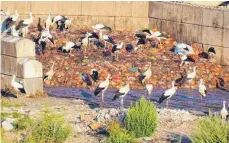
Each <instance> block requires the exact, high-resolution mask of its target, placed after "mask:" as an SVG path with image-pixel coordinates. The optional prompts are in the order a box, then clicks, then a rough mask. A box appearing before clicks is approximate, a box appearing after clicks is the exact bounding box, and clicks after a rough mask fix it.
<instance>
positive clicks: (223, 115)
mask: <svg viewBox="0 0 229 143" xmlns="http://www.w3.org/2000/svg"><path fill="white" fill-rule="evenodd" d="M220 114H221V118H222V119H223V120H226V119H227V117H228V111H227V109H226V101H223V108H222V110H221V112H220Z"/></svg>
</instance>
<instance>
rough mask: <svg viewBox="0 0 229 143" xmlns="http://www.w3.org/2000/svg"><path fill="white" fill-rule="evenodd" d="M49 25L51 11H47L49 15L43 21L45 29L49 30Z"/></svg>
mask: <svg viewBox="0 0 229 143" xmlns="http://www.w3.org/2000/svg"><path fill="white" fill-rule="evenodd" d="M51 24H52V17H51V11H49V15H48V17H47V19H46V21H45V28H47V29H49V27H50V26H51Z"/></svg>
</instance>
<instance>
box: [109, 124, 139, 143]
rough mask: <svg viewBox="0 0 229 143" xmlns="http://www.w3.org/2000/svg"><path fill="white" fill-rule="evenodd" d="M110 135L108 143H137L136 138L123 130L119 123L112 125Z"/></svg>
mask: <svg viewBox="0 0 229 143" xmlns="http://www.w3.org/2000/svg"><path fill="white" fill-rule="evenodd" d="M109 133H110V136H109V137H108V138H107V143H136V141H135V138H134V136H133V135H132V134H131V133H129V132H128V131H127V130H126V129H125V128H122V127H121V125H120V124H119V123H118V122H113V123H111V125H110V126H109Z"/></svg>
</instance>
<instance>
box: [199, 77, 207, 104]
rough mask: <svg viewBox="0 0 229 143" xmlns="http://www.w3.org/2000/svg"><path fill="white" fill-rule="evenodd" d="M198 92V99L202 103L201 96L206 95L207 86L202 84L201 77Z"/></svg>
mask: <svg viewBox="0 0 229 143" xmlns="http://www.w3.org/2000/svg"><path fill="white" fill-rule="evenodd" d="M199 93H200V94H201V95H200V101H201V103H202V96H203V97H206V96H207V88H206V86H205V85H204V84H203V79H200V83H199Z"/></svg>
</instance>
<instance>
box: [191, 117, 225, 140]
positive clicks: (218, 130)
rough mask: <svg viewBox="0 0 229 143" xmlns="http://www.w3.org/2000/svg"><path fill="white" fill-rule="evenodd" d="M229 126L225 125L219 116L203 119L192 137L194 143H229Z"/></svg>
mask: <svg viewBox="0 0 229 143" xmlns="http://www.w3.org/2000/svg"><path fill="white" fill-rule="evenodd" d="M228 137H229V124H228V123H223V122H222V120H221V118H220V117H218V116H212V115H211V116H210V117H207V118H205V119H201V120H199V121H198V123H197V128H196V130H195V132H194V134H193V135H192V136H191V141H192V142H193V143H228V142H229V138H228Z"/></svg>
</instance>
